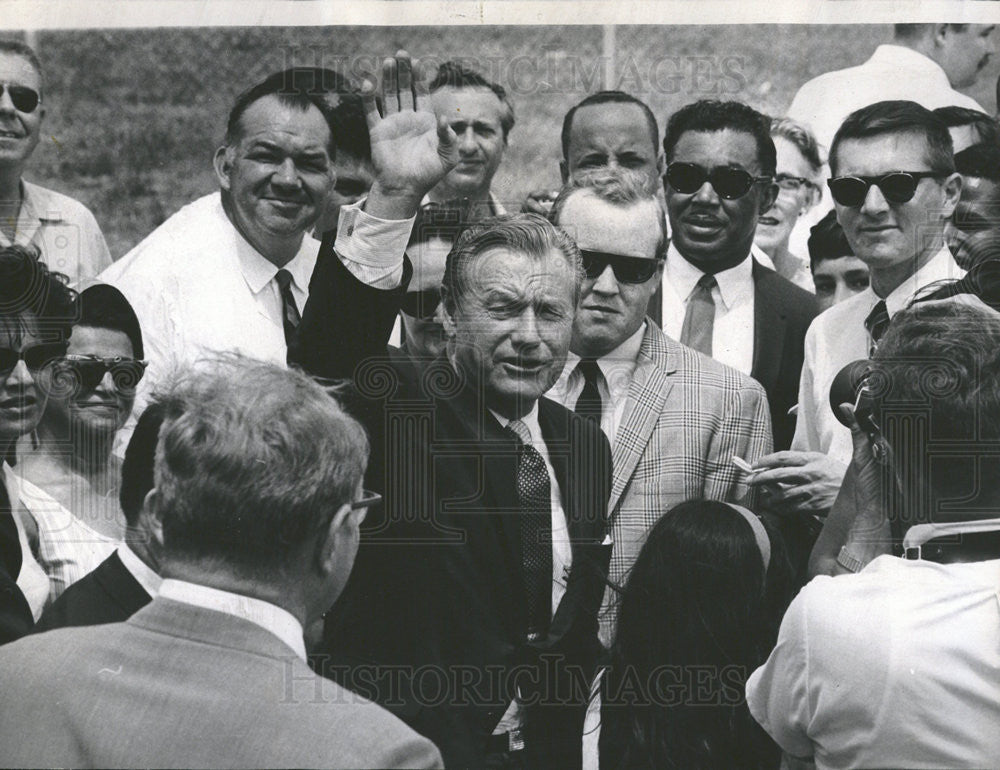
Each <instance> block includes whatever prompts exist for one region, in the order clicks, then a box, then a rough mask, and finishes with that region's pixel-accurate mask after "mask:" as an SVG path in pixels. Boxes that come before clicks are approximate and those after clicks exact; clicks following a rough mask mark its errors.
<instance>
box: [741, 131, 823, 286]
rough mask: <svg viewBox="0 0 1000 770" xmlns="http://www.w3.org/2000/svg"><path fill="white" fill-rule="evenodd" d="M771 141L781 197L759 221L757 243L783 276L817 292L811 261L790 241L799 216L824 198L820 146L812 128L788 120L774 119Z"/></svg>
mask: <svg viewBox="0 0 1000 770" xmlns="http://www.w3.org/2000/svg"><path fill="white" fill-rule="evenodd" d="M771 138H772V139H773V140H774V148H775V150H776V151H777V161H778V162H777V167H776V173H775V175H774V181H775V183H776V184H777V185H778V197H777V198H776V199H775V201H774V205H773V206H771V208H770V209H768V210H767V211H766V212H764V214H763V215H762V216H761V217H760V219H759V220H758V221H757V232H756V234H755V235H754V243H755V244H756V245H757V247H758V248H760V249H761V250H762V251H763V252H764V253H765V254H767V255H768V256H769V257H770V258H771V261H773V262H774V267H775V270H777V271H778V273H779V275H783V276H784V277H785V278H787V279H788V280H789V281H791V282H792V283H794V284H796V285H798V286H801V287H802V288H804V289H807V290H808V291H814V288H813V281H812V275H811V274H810V272H809V260H808V259H803V258H802V257H800V256H799V255H797V254H793V253H792V252H791V251H790V250H789V246H788V242H789V239H790V237H791V235H792V229H793V228H794V227H795V223H796V222H798V220H799V217H800V216H802V215H803V214H805V213H806V212H807V211H809V210H810V209H811V208H813V206H815V205H816V204H817V203H819V201H820V199H821V198H822V191H821V189H820V187H819V185H818V184H817V180H818V179H819V178H820V174H821V171H822V168H823V162H822V161H821V160H820V156H819V147H818V146H817V144H816V139H815V137H814V136H813V135H812V133H810V131H809V129H807V128H806V127H805V126H803V125H801V124H800V123H796V122H795V121H794V120H789V119H788V118H772V119H771Z"/></svg>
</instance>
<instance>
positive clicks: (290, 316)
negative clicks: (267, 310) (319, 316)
mask: <svg viewBox="0 0 1000 770" xmlns="http://www.w3.org/2000/svg"><path fill="white" fill-rule="evenodd" d="M274 280H275V281H276V282H277V284H278V289H279V290H280V291H281V318H282V321H283V325H284V328H285V344H286V345H291V344H292V339H293V338H294V337H295V330H296V329H298V328H299V321H301V320H302V316H300V315H299V309H298V307H296V305H295V297H294V296H292V274H291V273H289V272H288V271H287V270H285V269H284V268H282V269H281V270H279V271H278V272H277V273H275V274H274Z"/></svg>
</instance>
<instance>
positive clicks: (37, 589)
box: [0, 246, 76, 643]
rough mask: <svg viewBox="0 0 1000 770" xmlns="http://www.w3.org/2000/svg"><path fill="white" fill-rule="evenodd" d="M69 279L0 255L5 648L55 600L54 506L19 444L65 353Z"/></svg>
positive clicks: (1, 626)
mask: <svg viewBox="0 0 1000 770" xmlns="http://www.w3.org/2000/svg"><path fill="white" fill-rule="evenodd" d="M65 279H66V277H65V276H63V275H60V274H58V273H50V272H49V271H48V270H47V269H46V267H45V265H44V264H42V263H41V262H40V261H39V260H38V254H37V253H36V252H33V251H30V250H28V249H25V248H23V247H21V246H8V247H6V248H2V249H0V458H2V474H0V643H2V642H5V641H10V640H11V639H12V638H16V636H19V635H21V634H23V633H26V632H27V630H28V629H30V627H31V625H32V623H33V622H34V620H36V619H37V618H38V616H39V615H40V614H41V612H42V609H44V607H45V605H46V603H47V601H48V598H49V578H48V576H47V575H46V573H45V571H44V570H43V568H42V566H40V564H39V561H38V560H37V558H36V556H37V555H38V553H39V552H40V550H41V544H40V538H41V527H40V525H39V524H38V520H39V519H40V518H44V513H45V511H46V509H48V510H51V509H52V507H53V506H54V505H55V503H54V501H53V500H52V499H51V498H49V497H47V496H46V495H44V494H43V493H42V492H41V491H40V490H38V489H37V488H35V487H34V486H33V485H31V484H29V483H26V482H23V481H22V480H21V478H20V477H19V474H18V473H17V471H16V470H15V467H16V466H15V467H12V464H16V459H15V445H16V443H17V440H18V439H19V438H20V437H21V436H23V435H25V434H26V433H28V432H30V431H31V430H33V429H34V428H35V426H36V425H37V424H38V421H39V420H40V419H41V416H42V412H43V410H44V408H45V400H46V397H47V395H48V380H49V377H50V374H51V369H52V366H53V362H54V361H55V360H56V359H58V358H59V357H60V356H62V355H63V354H64V353H65V352H66V340H67V339H68V338H69V335H70V328H71V324H72V319H73V318H74V317H75V315H76V293H75V292H73V291H71V290H70V289H69V288H67V286H66V280H65ZM17 470H19V468H17ZM38 506H40V507H38Z"/></svg>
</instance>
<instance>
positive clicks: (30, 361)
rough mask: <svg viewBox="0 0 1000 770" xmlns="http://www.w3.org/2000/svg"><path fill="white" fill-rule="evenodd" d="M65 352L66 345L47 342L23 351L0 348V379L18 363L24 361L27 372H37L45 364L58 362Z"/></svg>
mask: <svg viewBox="0 0 1000 770" xmlns="http://www.w3.org/2000/svg"><path fill="white" fill-rule="evenodd" d="M65 352H66V343H64V342H49V343H46V344H44V345H33V346H32V347H30V348H25V349H24V350H12V349H11V348H0V377H6V376H7V375H8V374H10V373H11V372H12V371H14V367H16V366H17V362H18V361H24V365H25V366H27V367H28V370H29V371H32V372H37V371H38V370H39V369H42V368H43V367H45V366H46V365H47V364H50V363H52V362H53V361H56V360H58V359H59V358H60V357H61V356H62V355H63V354H65Z"/></svg>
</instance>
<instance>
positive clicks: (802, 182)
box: [774, 174, 816, 192]
mask: <svg viewBox="0 0 1000 770" xmlns="http://www.w3.org/2000/svg"><path fill="white" fill-rule="evenodd" d="M774 183H775V184H776V185H778V187H780V188H781V189H782V190H788V191H790V192H798V191H799V190H801V189H802V188H803V187H804V188H806V189H808V188H810V187H815V186H816V185H815V184H814V183H813V182H812V181H810V180H809V179H806V178H805V177H802V176H792V175H791V174H775V175H774Z"/></svg>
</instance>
